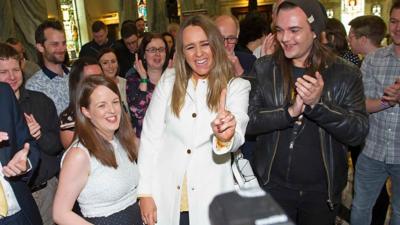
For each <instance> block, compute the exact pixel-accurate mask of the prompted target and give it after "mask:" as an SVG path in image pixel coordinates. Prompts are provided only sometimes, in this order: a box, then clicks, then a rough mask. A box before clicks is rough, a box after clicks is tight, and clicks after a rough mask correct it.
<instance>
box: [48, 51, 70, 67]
mask: <svg viewBox="0 0 400 225" xmlns="http://www.w3.org/2000/svg"><path fill="white" fill-rule="evenodd" d="M44 58H46V60H47V61H48V62H51V63H54V64H63V63H64V61H65V53H64V54H63V55H57V54H55V53H49V52H46V53H45V54H44Z"/></svg>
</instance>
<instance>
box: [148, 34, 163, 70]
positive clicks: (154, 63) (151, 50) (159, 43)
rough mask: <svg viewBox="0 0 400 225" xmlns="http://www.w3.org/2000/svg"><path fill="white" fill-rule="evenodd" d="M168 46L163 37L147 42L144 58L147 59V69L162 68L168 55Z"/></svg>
mask: <svg viewBox="0 0 400 225" xmlns="http://www.w3.org/2000/svg"><path fill="white" fill-rule="evenodd" d="M166 48H167V46H165V43H164V41H163V40H162V39H161V38H153V39H151V41H150V42H149V43H148V44H147V46H146V49H145V54H144V58H145V59H146V63H147V69H156V70H162V68H163V65H164V63H165V58H166V56H167V52H166Z"/></svg>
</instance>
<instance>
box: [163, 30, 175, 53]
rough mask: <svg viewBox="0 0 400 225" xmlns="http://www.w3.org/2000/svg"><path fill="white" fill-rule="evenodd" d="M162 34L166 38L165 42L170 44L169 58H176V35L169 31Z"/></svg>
mask: <svg viewBox="0 0 400 225" xmlns="http://www.w3.org/2000/svg"><path fill="white" fill-rule="evenodd" d="M162 36H163V38H164V40H165V42H167V45H168V52H169V57H168V58H169V59H173V58H174V53H175V38H174V36H172V34H170V33H168V32H164V33H162Z"/></svg>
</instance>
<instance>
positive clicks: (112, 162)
mask: <svg viewBox="0 0 400 225" xmlns="http://www.w3.org/2000/svg"><path fill="white" fill-rule="evenodd" d="M98 86H105V87H107V88H109V89H110V90H111V91H112V92H114V93H115V94H116V95H118V98H119V100H120V102H121V121H120V124H119V128H118V130H117V131H116V132H115V137H116V138H117V139H118V140H119V142H120V143H121V145H122V147H123V148H124V150H125V152H126V154H127V155H128V157H129V160H130V161H131V162H133V161H134V160H136V159H137V149H136V145H135V138H134V137H135V132H134V131H133V129H132V125H131V122H130V120H129V118H128V114H126V113H125V111H124V110H122V109H123V106H122V101H121V95H120V94H119V91H118V87H117V85H116V84H115V82H114V81H112V80H111V79H109V78H107V77H104V76H89V77H86V78H84V80H83V81H82V82H81V83H79V85H78V91H77V98H76V102H75V107H76V109H77V110H76V132H75V137H77V138H78V140H79V141H80V142H81V143H82V144H83V145H84V146H85V147H86V148H87V149H88V150H89V153H90V155H92V156H94V157H95V158H96V159H98V160H99V161H100V162H101V163H102V164H103V165H106V166H110V167H114V168H117V167H118V164H117V161H116V159H115V155H114V151H113V150H112V149H113V147H112V145H111V144H110V143H109V142H108V141H107V140H106V139H104V137H103V136H101V135H100V134H99V133H98V132H97V131H96V129H95V126H94V125H93V123H92V122H91V121H90V119H89V118H87V117H86V116H84V115H83V113H82V107H85V108H88V107H89V105H90V96H91V95H92V93H93V91H94V90H95V89H96V88H97V87H98ZM75 137H74V139H75Z"/></svg>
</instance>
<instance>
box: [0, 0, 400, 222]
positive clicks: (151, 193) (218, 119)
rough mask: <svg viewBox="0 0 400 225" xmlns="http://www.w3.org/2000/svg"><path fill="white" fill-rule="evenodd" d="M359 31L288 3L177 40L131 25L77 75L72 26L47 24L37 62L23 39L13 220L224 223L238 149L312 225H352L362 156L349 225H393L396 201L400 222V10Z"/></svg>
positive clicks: (7, 135)
mask: <svg viewBox="0 0 400 225" xmlns="http://www.w3.org/2000/svg"><path fill="white" fill-rule="evenodd" d="M349 25H350V27H351V28H350V31H349V33H348V34H347V33H346V30H345V29H344V26H343V24H342V23H341V22H340V21H339V20H336V19H328V18H327V16H326V12H325V9H324V6H323V5H322V4H321V3H320V2H319V1H317V0H279V1H277V2H276V3H275V4H274V8H273V15H272V21H268V20H267V19H266V17H265V16H263V15H262V14H259V13H251V14H249V15H247V16H246V18H244V19H243V20H242V21H240V22H239V21H238V19H237V18H236V17H234V16H232V15H218V16H215V17H212V18H210V17H208V16H205V15H193V16H190V17H188V18H186V19H185V20H184V21H182V23H181V24H180V25H179V26H178V25H172V24H171V26H170V28H171V29H170V30H169V31H166V32H164V33H162V34H160V33H154V32H146V31H145V30H146V27H145V21H144V20H143V19H142V18H139V19H137V20H136V21H132V20H127V21H124V22H123V23H122V25H121V39H120V40H117V41H116V40H111V39H109V38H108V30H107V26H106V25H105V24H104V23H103V22H101V21H95V22H94V23H93V24H92V29H91V30H92V37H93V40H92V41H90V42H88V43H86V44H85V45H83V46H82V49H81V51H80V54H79V58H78V59H75V60H74V61H73V63H72V64H71V65H70V64H69V59H68V54H67V49H66V38H65V33H64V29H63V26H62V24H61V23H60V22H59V21H55V20H46V21H44V22H43V23H41V24H40V25H39V26H38V27H37V29H36V31H35V41H36V49H37V52H38V56H39V60H38V62H37V64H35V62H32V61H30V60H28V59H26V56H25V54H24V46H22V45H21V42H20V41H18V39H16V38H13V37H10V38H9V39H8V40H7V41H6V42H5V43H0V105H1V107H0V114H1V118H0V165H1V167H2V169H1V171H0V224H7V225H41V224H44V225H53V224H59V225H63V224H65V225H77V224H82V225H83V224H95V225H103V224H104V225H117V224H118V225H141V224H146V225H147V224H148V225H154V224H158V225H189V224H190V225H208V224H210V225H211V222H210V219H209V205H210V203H211V201H212V200H213V198H214V197H215V196H217V195H219V194H222V193H225V192H229V191H233V190H234V186H235V179H234V177H233V174H232V170H231V163H232V162H231V161H232V153H233V152H236V151H242V152H243V154H244V156H245V157H246V158H247V159H249V160H250V161H251V165H252V168H253V170H254V173H255V175H256V177H257V179H258V182H259V184H260V187H261V188H262V189H264V190H265V191H266V192H268V193H269V194H270V195H271V196H272V197H273V198H274V200H275V201H276V202H277V203H278V204H279V205H280V206H281V207H282V209H283V210H284V212H285V213H286V214H287V215H288V217H289V218H290V220H291V221H293V222H294V223H295V224H298V225H325V224H326V225H333V224H335V223H336V218H337V217H338V215H339V212H340V211H341V197H342V191H343V190H344V188H345V186H346V184H347V176H348V152H351V155H352V160H353V164H354V165H355V178H354V180H355V181H354V200H353V203H352V207H351V216H349V218H348V220H349V222H350V223H351V224H352V225H367V224H371V221H372V224H383V222H384V221H385V218H386V214H387V211H388V208H389V200H390V203H391V204H390V205H391V207H390V208H391V210H390V212H391V214H390V220H391V223H390V224H392V225H398V224H400V193H399V190H400V166H399V165H400V164H399V162H400V152H399V148H398V146H400V142H399V139H398V138H397V137H398V136H397V135H399V134H400V130H399V128H400V126H399V118H400V117H399V116H400V107H399V103H400V75H399V74H400V73H399V72H400V62H399V60H398V58H399V57H400V1H395V2H394V3H393V5H392V7H391V9H390V20H389V21H388V28H387V27H386V24H385V22H384V21H383V20H382V19H381V18H380V17H378V16H372V15H369V16H360V17H357V18H354V19H353V20H352V21H351V22H350V23H349ZM387 31H388V33H389V37H390V41H391V44H389V45H387V46H382V45H381V43H382V40H383V39H384V37H385V36H386V32H387ZM396 146H397V147H396ZM388 179H389V180H390V184H391V185H390V186H389V187H387V188H386V186H385V184H386V183H387V180H388ZM388 189H390V190H391V191H390V193H391V194H390V197H389V195H388V193H387V190H388ZM377 199H378V200H377ZM375 202H377V203H376V204H377V205H379V207H375V208H374V205H375ZM373 208H374V210H373ZM213 225H217V224H213ZM218 225H220V224H218Z"/></svg>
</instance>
